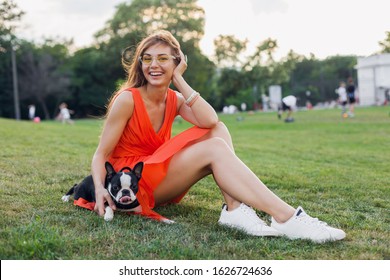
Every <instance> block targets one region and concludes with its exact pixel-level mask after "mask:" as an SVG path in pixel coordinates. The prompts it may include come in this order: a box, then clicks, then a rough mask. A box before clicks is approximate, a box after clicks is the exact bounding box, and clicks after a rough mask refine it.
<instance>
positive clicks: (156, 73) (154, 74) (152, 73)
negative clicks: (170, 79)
mask: <svg viewBox="0 0 390 280" xmlns="http://www.w3.org/2000/svg"><path fill="white" fill-rule="evenodd" d="M160 75H162V73H160V72H150V76H160Z"/></svg>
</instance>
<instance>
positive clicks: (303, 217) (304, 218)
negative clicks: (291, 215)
mask: <svg viewBox="0 0 390 280" xmlns="http://www.w3.org/2000/svg"><path fill="white" fill-rule="evenodd" d="M296 218H298V219H300V220H301V221H303V222H304V223H306V224H316V225H320V226H327V225H328V224H327V223H325V222H323V221H320V220H319V219H318V218H313V217H311V216H309V215H307V214H306V213H304V214H301V215H299V216H297V217H296Z"/></svg>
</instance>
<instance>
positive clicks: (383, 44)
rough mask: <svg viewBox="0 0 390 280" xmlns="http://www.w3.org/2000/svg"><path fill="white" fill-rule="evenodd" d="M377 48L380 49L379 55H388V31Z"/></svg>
mask: <svg viewBox="0 0 390 280" xmlns="http://www.w3.org/2000/svg"><path fill="white" fill-rule="evenodd" d="M379 46H380V47H381V48H382V50H381V51H380V53H390V31H387V32H386V38H385V39H384V40H383V41H380V42H379Z"/></svg>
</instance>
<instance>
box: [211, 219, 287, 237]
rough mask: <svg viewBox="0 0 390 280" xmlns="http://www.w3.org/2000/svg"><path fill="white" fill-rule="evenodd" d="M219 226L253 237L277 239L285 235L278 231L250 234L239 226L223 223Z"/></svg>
mask: <svg viewBox="0 0 390 280" xmlns="http://www.w3.org/2000/svg"><path fill="white" fill-rule="evenodd" d="M218 224H219V225H220V226H223V227H228V228H230V229H236V230H239V231H242V232H244V233H246V234H248V235H252V236H267V237H276V236H282V235H283V234H282V233H280V232H278V231H276V230H275V231H262V232H261V233H254V232H250V231H248V230H246V229H245V228H242V227H238V226H235V225H232V224H225V223H222V222H218Z"/></svg>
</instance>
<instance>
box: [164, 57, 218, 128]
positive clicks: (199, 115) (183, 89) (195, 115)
mask: <svg viewBox="0 0 390 280" xmlns="http://www.w3.org/2000/svg"><path fill="white" fill-rule="evenodd" d="M180 56H181V61H180V63H179V65H177V67H176V68H175V70H174V72H173V78H172V81H173V84H174V85H175V86H176V88H177V89H178V90H179V91H180V93H181V95H182V96H183V97H181V96H179V98H178V108H179V110H178V111H179V115H181V116H182V117H183V119H185V120H187V121H189V122H191V123H193V124H194V125H196V126H199V127H202V128H212V127H214V126H215V125H216V124H217V123H218V115H217V113H216V112H215V110H214V108H213V107H211V105H210V104H209V103H208V102H207V101H206V100H204V99H203V98H202V97H201V96H199V97H198V98H197V100H196V101H195V102H193V103H192V104H191V106H188V105H187V104H185V101H186V100H188V98H190V96H191V95H192V94H193V93H194V90H193V89H192V88H191V87H190V86H189V85H188V83H187V82H186V81H185V80H184V78H183V73H184V72H185V70H186V69H187V62H186V61H185V58H184V54H183V52H181V51H180Z"/></svg>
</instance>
